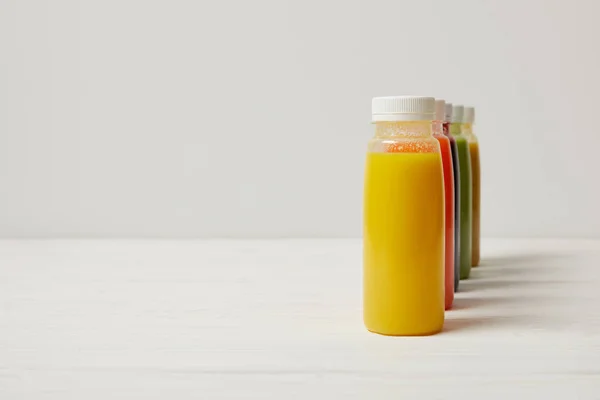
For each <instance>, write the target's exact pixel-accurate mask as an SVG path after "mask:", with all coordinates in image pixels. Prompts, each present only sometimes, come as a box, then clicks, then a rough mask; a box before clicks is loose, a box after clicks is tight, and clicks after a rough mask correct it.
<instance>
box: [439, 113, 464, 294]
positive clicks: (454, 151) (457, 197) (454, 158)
mask: <svg viewBox="0 0 600 400" xmlns="http://www.w3.org/2000/svg"><path fill="white" fill-rule="evenodd" d="M444 117H445V118H444V124H443V125H442V126H443V128H444V135H446V137H447V138H448V139H449V140H450V148H451V149H452V169H453V172H454V174H453V175H454V291H455V292H456V291H458V284H459V282H460V164H459V160H458V148H457V147H456V139H454V137H452V135H451V134H450V122H451V121H452V103H446V112H445V116H444Z"/></svg>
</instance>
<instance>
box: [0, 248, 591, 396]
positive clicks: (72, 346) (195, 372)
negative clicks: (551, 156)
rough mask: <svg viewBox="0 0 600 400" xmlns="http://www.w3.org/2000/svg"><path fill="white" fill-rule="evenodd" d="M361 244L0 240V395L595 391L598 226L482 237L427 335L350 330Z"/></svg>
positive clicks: (356, 311) (357, 313) (357, 300)
mask: <svg viewBox="0 0 600 400" xmlns="http://www.w3.org/2000/svg"><path fill="white" fill-rule="evenodd" d="M361 245H362V244H361V241H360V240H272V241H227V240H205V241H194V240H188V241H168V240H121V241H118V240H40V241H35V240H32V241H19V240H4V241H0V399H2V400H9V399H67V398H73V399H109V398H110V399H142V398H143V399H165V398H174V399H192V398H207V399H215V398H257V399H259V398H260V399H265V398H273V399H275V398H286V399H287V398H344V399H354V398H356V399H359V398H361V399H362V398H373V399H374V398H398V397H399V396H404V397H403V398H409V399H421V398H432V399H437V398H450V397H455V396H460V397H462V398H479V399H480V398H482V397H483V396H485V398H486V399H490V398H491V399H495V398H498V399H506V398H507V396H517V398H533V397H534V396H535V397H536V398H537V397H539V396H545V397H546V398H557V399H573V398H584V399H586V398H590V399H592V398H600V290H599V289H600V262H599V261H600V241H568V240H484V241H483V251H482V254H483V262H482V265H481V266H480V267H478V268H476V269H475V270H473V272H472V279H470V280H469V281H463V282H461V289H462V290H461V292H460V293H458V294H457V297H456V300H455V309H454V310H452V311H450V312H448V313H447V316H446V318H447V320H446V324H445V329H444V332H443V333H442V334H440V335H437V336H432V337H425V338H392V337H383V336H378V335H375V334H371V333H369V332H367V331H366V330H365V329H364V327H363V325H362V310H361V301H362V299H361V296H362V292H361V290H362V288H361V274H362V263H361V258H362V250H361Z"/></svg>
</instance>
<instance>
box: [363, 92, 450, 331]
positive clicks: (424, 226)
mask: <svg viewBox="0 0 600 400" xmlns="http://www.w3.org/2000/svg"><path fill="white" fill-rule="evenodd" d="M434 112H435V100H434V98H433V97H417V96H398V97H376V98H374V99H373V122H374V125H375V136H374V137H373V138H372V139H371V140H370V142H369V145H368V151H367V162H366V170H365V192H364V227H363V228H364V229H363V231H364V232H363V234H364V264H363V296H364V297H363V298H364V323H365V326H366V327H367V329H368V330H370V331H372V332H376V333H380V334H384V335H396V336H420V335H431V334H434V333H437V332H440V331H441V330H442V327H443V324H444V183H443V170H442V158H441V153H440V146H439V142H438V141H437V140H436V139H435V138H434V137H433V136H432V133H431V121H432V120H433V118H434Z"/></svg>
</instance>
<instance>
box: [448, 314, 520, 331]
mask: <svg viewBox="0 0 600 400" xmlns="http://www.w3.org/2000/svg"><path fill="white" fill-rule="evenodd" d="M529 322H531V317H529V316H523V315H521V316H519V315H515V316H496V317H485V318H449V319H446V321H445V322H444V330H443V331H442V332H443V333H451V332H459V331H460V332H464V331H469V330H477V329H486V330H489V329H490V328H517V327H521V328H523V326H524V325H525V324H528V323H529Z"/></svg>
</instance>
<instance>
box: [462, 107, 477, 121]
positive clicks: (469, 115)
mask: <svg viewBox="0 0 600 400" xmlns="http://www.w3.org/2000/svg"><path fill="white" fill-rule="evenodd" d="M462 122H463V124H472V123H474V122H475V107H465V112H464V113H463V121H462Z"/></svg>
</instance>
